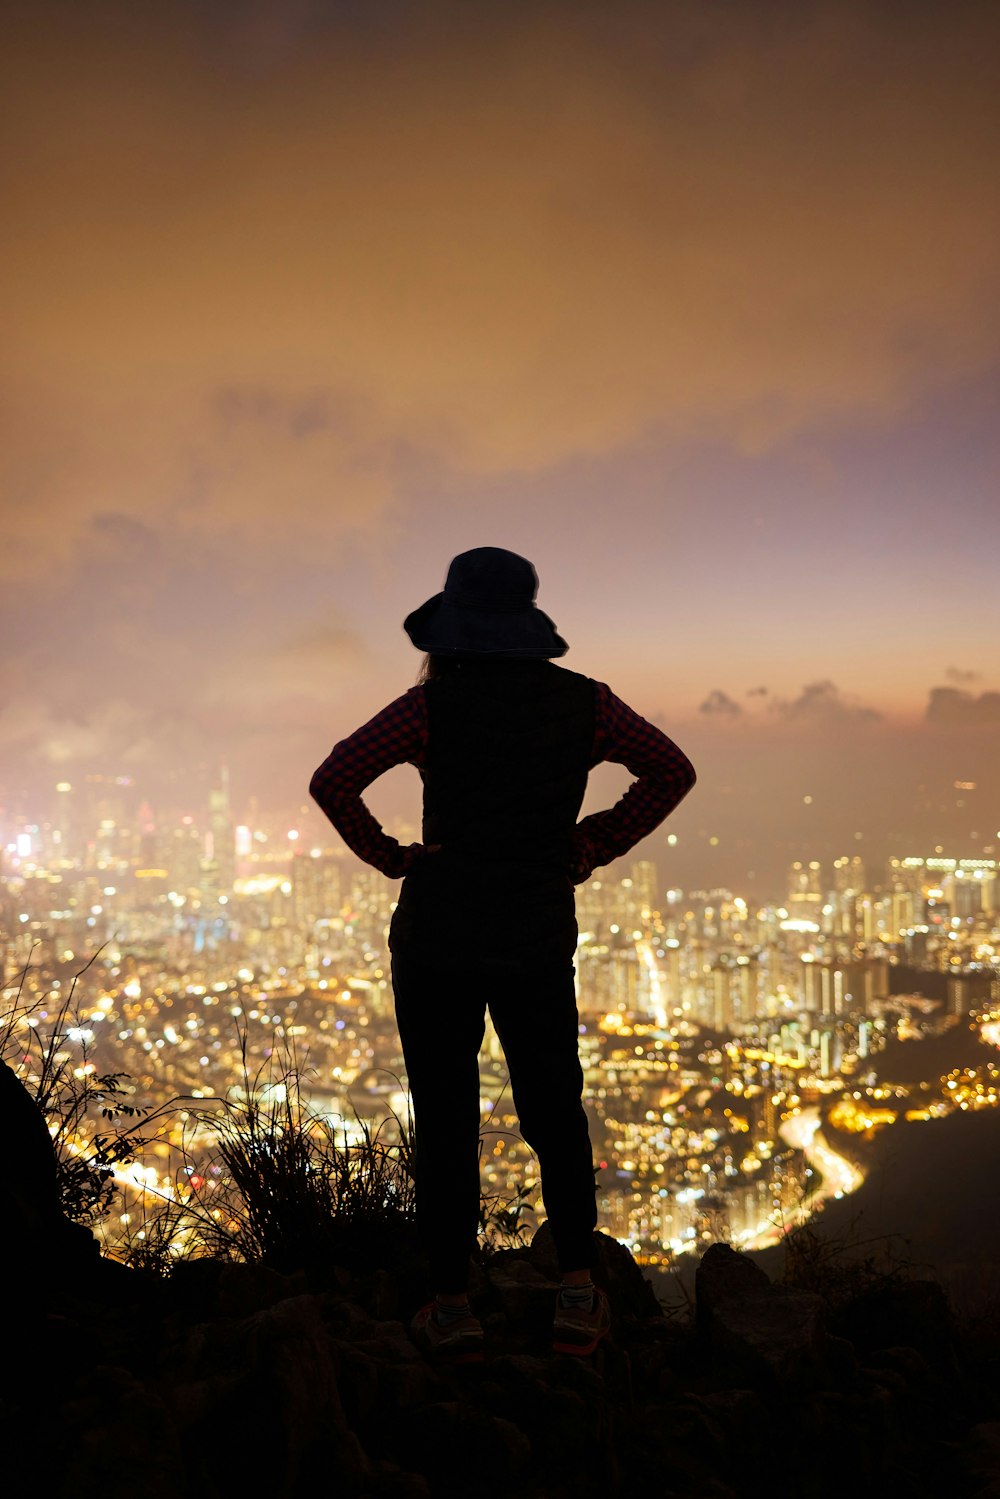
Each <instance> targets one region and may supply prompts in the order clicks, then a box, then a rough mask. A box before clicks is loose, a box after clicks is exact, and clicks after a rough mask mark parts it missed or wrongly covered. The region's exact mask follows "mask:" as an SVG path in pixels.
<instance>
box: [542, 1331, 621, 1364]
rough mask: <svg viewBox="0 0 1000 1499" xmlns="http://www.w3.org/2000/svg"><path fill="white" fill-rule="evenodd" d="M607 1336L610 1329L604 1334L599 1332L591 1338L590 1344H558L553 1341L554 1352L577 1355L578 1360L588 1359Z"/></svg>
mask: <svg viewBox="0 0 1000 1499" xmlns="http://www.w3.org/2000/svg"><path fill="white" fill-rule="evenodd" d="M607 1335H608V1329H607V1328H604V1330H603V1331H602V1332H599V1333H598V1334H597V1336H596V1337H594V1338H591V1340H590V1342H589V1343H557V1342H555V1341H553V1343H552V1352H553V1353H574V1354H576V1356H577V1358H586V1357H587V1355H588V1354H591V1353H593V1351H594V1349H595V1348H596V1347H597V1345H598V1343H600V1342H602V1341H603V1340H604V1339H605V1338H606V1337H607Z"/></svg>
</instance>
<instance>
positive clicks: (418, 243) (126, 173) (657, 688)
mask: <svg viewBox="0 0 1000 1499" xmlns="http://www.w3.org/2000/svg"><path fill="white" fill-rule="evenodd" d="M4 14H5V21H4V30H5V35H4V37H3V46H2V62H0V69H2V72H3V77H2V78H0V99H2V101H3V102H2V106H0V108H2V112H3V135H4V138H5V150H4V154H3V160H2V166H0V171H2V175H3V204H4V207H3V213H2V218H0V238H2V240H3V265H4V273H3V277H2V293H0V294H2V297H3V301H4V304H5V305H4V312H3V327H4V333H3V351H4V352H3V357H2V366H3V368H2V388H0V414H2V418H3V427H4V431H3V434H2V455H0V463H2V472H3V491H2V492H3V547H2V549H0V580H2V589H3V593H2V599H3V616H2V617H3V647H4V648H3V658H2V664H0V753H2V757H3V758H2V765H0V781H2V795H3V796H4V797H5V798H6V799H7V804H8V805H11V804H12V799H16V797H17V796H18V794H19V788H22V787H24V788H28V790H29V791H30V792H31V794H33V795H34V794H36V793H40V792H44V791H45V789H46V788H48V787H51V786H52V785H53V784H54V782H55V781H56V780H58V779H61V778H64V777H67V776H69V777H71V776H72V775H74V774H81V773H83V772H84V771H86V770H99V771H105V772H112V773H119V772H121V773H127V774H129V775H131V776H134V777H135V778H136V779H137V781H138V782H139V783H140V784H141V785H143V786H144V787H148V788H149V791H150V795H151V796H152V797H153V798H154V799H155V798H157V797H158V798H159V799H160V802H161V803H162V804H164V805H165V804H166V802H167V801H168V800H170V799H171V798H173V800H175V801H176V800H177V799H178V798H179V799H183V797H184V796H185V795H190V797H191V799H192V801H194V800H196V799H197V796H198V795H199V794H200V793H199V792H198V790H197V788H198V787H199V786H200V785H201V784H202V782H203V780H204V778H205V776H209V775H211V773H212V768H213V767H215V766H217V765H218V764H219V763H220V762H222V761H225V762H226V763H227V764H228V765H229V766H230V767H231V771H232V777H233V786H234V801H235V810H236V811H237V813H240V812H241V809H242V807H243V806H244V805H245V803H246V800H247V798H249V797H250V796H251V795H256V796H257V797H259V799H260V801H261V803H262V805H264V806H273V807H275V808H279V807H280V808H282V809H285V808H287V809H288V811H289V816H295V815H296V813H295V808H296V806H297V804H298V803H299V802H301V801H303V800H304V799H305V787H306V785H307V784H308V779H309V775H310V773H311V771H312V769H313V767H314V766H315V764H316V763H317V762H318V761H319V760H320V759H321V758H322V757H323V755H325V753H326V752H327V750H328V749H329V747H330V745H331V744H332V743H333V741H334V740H335V739H337V738H339V737H341V736H342V735H343V734H345V733H347V732H349V731H350V730H351V729H353V728H354V727H356V725H357V724H358V723H360V722H361V721H362V720H364V719H365V718H367V717H369V716H370V715H371V714H372V713H373V712H374V711H376V710H377V709H378V708H379V707H380V706H382V704H383V703H384V702H385V701H387V700H388V699H389V698H390V697H393V696H395V695H396V694H397V693H398V692H400V691H402V690H403V689H404V688H405V687H406V686H407V685H409V683H410V682H411V681H412V680H413V677H414V675H415V672H416V670H417V667H418V665H419V658H418V657H417V655H416V653H415V652H414V651H413V649H412V647H411V646H410V645H409V642H408V641H407V639H406V637H405V636H404V635H403V633H402V630H401V620H402V618H403V616H404V615H405V614H406V613H407V612H408V611H409V610H410V609H411V608H413V607H415V606H416V605H417V604H418V603H420V602H421V601H422V600H423V599H424V598H426V597H427V596H428V595H429V594H431V593H433V592H435V591H436V590H437V589H438V588H440V586H441V584H442V581H443V578H444V573H445V569H446V567H447V563H448V560H449V558H450V557H451V556H452V555H453V554H454V553H456V552H458V551H462V550H464V549H465V548H467V547H470V546H477V545H484V544H489V545H497V546H507V547H510V548H512V549H514V550H516V551H520V552H522V553H524V554H525V555H527V556H529V557H530V558H532V560H533V561H534V562H535V564H536V566H537V568H538V572H539V575H540V578H541V591H540V595H539V601H540V603H541V605H542V607H543V608H545V610H546V612H547V613H549V614H550V615H551V616H552V617H553V618H554V619H555V620H556V622H557V624H558V627H559V629H560V631H561V633H563V634H564V635H565V636H566V638H567V639H568V640H569V642H570V645H571V651H570V653H569V655H568V656H567V657H566V658H565V664H566V665H567V666H569V667H572V668H573V669H575V670H578V671H584V672H586V673H588V674H589V675H592V676H596V677H599V678H601V679H602V680H605V681H607V682H609V683H610V684H611V685H612V687H614V689H615V690H616V691H617V692H618V693H619V694H620V695H621V696H623V697H624V698H625V699H626V700H627V701H629V702H630V703H631V704H632V705H633V706H634V707H635V708H637V709H638V710H639V711H640V712H642V713H644V714H645V715H646V716H647V717H650V718H653V719H654V720H655V721H657V722H658V723H660V724H661V725H662V726H663V727H664V728H666V729H667V731H668V732H670V733H671V734H673V735H674V737H675V738H676V739H677V740H678V742H679V743H680V744H681V745H682V746H683V748H685V749H686V750H687V751H688V753H689V754H690V755H691V756H692V758H693V759H694V760H695V762H696V764H697V766H698V769H699V771H700V773H701V778H700V783H699V786H698V788H697V789H696V791H695V792H694V793H692V796H691V797H690V798H689V801H688V803H687V804H685V806H684V807H683V808H682V809H681V811H680V812H679V813H678V814H677V816H676V818H675V819H674V822H673V823H672V824H671V827H672V828H673V830H674V831H676V832H677V834H678V837H679V840H680V841H679V843H678V845H677V849H676V851H675V852H674V853H673V854H671V855H668V853H667V849H666V845H665V844H664V842H663V837H664V835H663V834H661V835H657V837H656V838H654V839H653V840H651V843H650V847H649V850H648V851H649V852H653V853H654V854H656V856H657V858H658V859H659V860H660V863H661V869H662V872H663V874H664V877H665V878H668V879H676V880H677V881H678V882H683V883H689V882H691V881H695V880H697V881H715V882H719V883H723V884H728V885H730V886H731V887H732V886H733V885H735V886H736V887H737V888H739V887H740V882H741V881H743V882H746V881H747V880H748V879H749V878H750V871H754V874H755V877H757V878H766V879H771V878H776V877H778V876H780V871H781V869H782V868H783V866H784V865H785V864H786V863H787V862H788V860H789V859H790V858H793V857H802V856H806V857H809V856H819V857H824V858H825V857H828V856H829V855H831V854H836V853H842V852H849V853H856V852H861V853H863V854H864V853H866V852H867V853H869V856H870V857H872V858H875V857H881V856H882V855H883V854H884V853H885V852H888V851H895V852H904V853H906V852H932V851H933V848H934V847H935V846H936V845H939V844H940V845H941V846H942V847H944V849H945V851H946V852H948V853H954V854H958V855H969V854H975V853H981V852H982V851H983V850H984V849H987V848H995V847H996V846H997V842H998V830H1000V753H998V751H1000V650H998V644H997V643H998V641H1000V588H998V586H997V573H998V563H1000V504H998V499H997V476H998V469H1000V463H998V459H1000V422H998V420H997V406H998V401H997V397H998V395H1000V232H998V231H1000V223H998V220H1000V200H998V186H997V184H998V174H997V171H996V163H997V161H998V160H1000V150H998V145H1000V141H998V136H1000V106H998V103H997V100H998V91H997V88H996V78H997V67H998V45H997V44H998V42H1000V9H998V8H997V7H996V6H995V5H993V4H988V3H983V4H974V3H965V0H947V3H941V4H934V3H929V4H924V3H919V0H907V3H898V4H897V3H892V0H889V3H878V0H868V3H857V4H850V3H844V4H836V3H813V4H810V3H802V0H796V3H777V0H773V3H772V0H764V3H760V4H754V5H746V4H737V3H735V0H732V3H726V0H719V3H705V0H692V3H676V4H675V3H657V4H629V3H627V0H626V3H615V4H613V5H611V4H606V3H587V0H572V3H563V4H560V3H535V4H529V3H516V0H505V3H502V4H501V3H492V0H483V3H479V4H470V3H468V0H465V3H461V4H455V5H448V4H436V3H429V4H420V5H418V4H406V5H403V4H389V3H380V0H364V3H362V0H357V3H354V4H337V3H320V0H312V3H310V0H275V3H252V0H249V3H239V4H237V3H235V0H232V3H218V0H200V3H171V0H164V3H160V4H153V3H143V0H135V3H129V4H118V5H104V4H100V3H91V0H88V3H87V4H80V3H78V0H74V3H71V4H66V5H57V4H52V3H50V0H31V3H27V4H16V3H15V4H8V5H7V6H6V7H5V10H4ZM622 779H623V778H618V779H615V776H614V775H613V774H612V773H610V772H606V773H604V777H603V779H602V780H600V781H599V782H598V785H597V787H596V788H595V795H596V794H602V795H603V794H605V791H606V789H607V788H610V787H617V786H618V785H619V784H620V783H621V782H622ZM956 781H962V782H969V781H972V782H975V783H976V785H975V789H974V790H970V789H968V788H964V787H962V788H956V787H955V784H954V783H955V782H956ZM188 788H190V790H189V789H188ZM415 788H416V778H415V776H414V774H413V773H412V772H409V773H407V772H403V771H399V772H394V773H393V776H392V777H390V778H388V779H387V782H386V783H385V784H384V786H382V787H379V788H377V790H376V793H375V795H374V802H375V805H376V808H377V810H380V811H383V812H385V813H391V812H392V811H393V810H402V809H404V808H406V807H408V806H409V805H410V804H411V803H415V800H416V796H415ZM806 797H810V798H811V801H808V802H807V801H806V800H805V798H806ZM665 831H666V830H664V833H665ZM859 833H860V834H861V837H860V838H858V837H857V836H856V835H857V834H859ZM712 838H715V839H717V840H718V842H717V843H711V842H710V841H709V840H710V839H712Z"/></svg>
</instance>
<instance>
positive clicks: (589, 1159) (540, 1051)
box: [392, 939, 597, 1293]
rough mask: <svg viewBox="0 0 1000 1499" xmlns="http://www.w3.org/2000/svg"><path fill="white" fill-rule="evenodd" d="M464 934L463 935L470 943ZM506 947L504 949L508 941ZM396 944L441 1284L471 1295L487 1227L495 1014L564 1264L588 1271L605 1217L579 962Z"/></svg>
mask: <svg viewBox="0 0 1000 1499" xmlns="http://www.w3.org/2000/svg"><path fill="white" fill-rule="evenodd" d="M459 940H460V939H459ZM496 945H497V947H498V948H502V939H500V940H497V942H496ZM441 951H442V949H441V948H440V947H437V948H436V950H435V955H434V957H433V959H432V957H431V954H430V953H429V952H428V951H426V950H424V951H421V950H420V949H419V948H417V947H414V946H412V945H411V944H409V943H407V944H406V945H405V946H403V947H400V946H394V948H393V955H392V985H393V990H394V992H395V997H396V1021H397V1025H398V1027H399V1036H400V1040H401V1042H402V1046H403V1058H404V1061H405V1063H406V1072H407V1077H408V1081H409V1087H410V1095H411V1097H412V1100H413V1117H414V1141H415V1168H416V1196H417V1220H418V1224H419V1226H420V1231H421V1238H422V1240H423V1242H424V1244H425V1246H426V1250H427V1255H428V1259H429V1261H430V1268H431V1275H432V1279H433V1289H434V1290H435V1291H441V1292H445V1293H456V1292H461V1291H464V1290H465V1289H466V1288H467V1285H468V1276H469V1257H470V1255H471V1254H472V1252H473V1250H474V1249H475V1246H476V1238H477V1231H478V1225H479V1206H480V1184H479V1126H480V1111H479V1099H480V1090H479V1049H480V1047H481V1046H482V1042H483V1036H484V1034H485V1028H486V1027H485V1016H486V1011H487V1009H488V1010H489V1013H490V1016H491V1018H492V1021H493V1025H494V1027H495V1029H496V1032H497V1035H498V1036H499V1038H500V1043H501V1045H502V1046H503V1049H504V1055H505V1056H506V1059H507V1066H508V1069H509V1072H510V1082H511V1091H512V1094H513V1100H514V1107H515V1109H516V1111H517V1115H518V1120H519V1122H520V1127H521V1134H522V1135H523V1137H524V1139H525V1140H526V1141H527V1143H528V1144H529V1145H530V1146H531V1148H532V1149H533V1150H534V1152H535V1154H536V1155H537V1157H538V1164H539V1168H540V1171H541V1180H542V1198H543V1201H544V1203H545V1211H546V1214H547V1216H548V1220H549V1225H550V1227H551V1230H552V1237H553V1240H554V1242H555V1247H556V1253H557V1255H558V1257H559V1265H560V1268H561V1269H562V1270H564V1271H565V1270H582V1269H587V1268H588V1267H589V1266H590V1263H591V1253H592V1244H591V1235H592V1233H593V1230H594V1228H595V1226H596V1223H597V1204H596V1199H595V1190H594V1170H593V1154H592V1151H591V1146H590V1136H589V1131H588V1125H587V1116H586V1113H585V1112H584V1108H583V1104H582V1102H581V1095H582V1092H583V1071H582V1069H581V1066H580V1058H579V1051H578V1036H579V1031H578V1025H579V1017H578V1015H577V1009H576V996H575V994H574V990H573V964H572V962H571V961H568V960H565V959H563V958H560V957H556V956H551V957H546V955H545V954H544V953H538V952H537V951H536V952H534V953H533V954H532V956H531V959H530V961H528V960H527V959H526V958H522V959H518V958H510V957H506V956H500V955H498V956H496V957H490V958H486V959H478V960H476V961H475V962H474V963H468V964H466V965H463V966H461V967H459V966H457V965H456V966H450V965H449V964H448V963H447V962H442V961H441V959H440V954H441Z"/></svg>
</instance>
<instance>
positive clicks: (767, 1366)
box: [695, 1244, 826, 1383]
mask: <svg viewBox="0 0 1000 1499" xmlns="http://www.w3.org/2000/svg"><path fill="white" fill-rule="evenodd" d="M695 1286H696V1296H697V1319H698V1328H699V1332H700V1334H701V1335H702V1337H703V1338H704V1339H705V1341H706V1343H707V1344H708V1346H709V1347H710V1349H711V1352H712V1355H713V1357H714V1358H715V1359H716V1360H720V1361H722V1362H723V1363H725V1364H727V1365H728V1366H729V1367H730V1369H731V1372H732V1375H733V1377H734V1378H735V1379H737V1380H738V1379H739V1378H740V1377H746V1378H748V1379H749V1381H750V1382H751V1383H756V1382H757V1381H759V1380H761V1379H765V1380H766V1379H772V1380H778V1381H779V1382H782V1383H788V1382H790V1381H792V1380H796V1379H800V1378H802V1377H803V1376H805V1375H809V1374H814V1373H815V1372H816V1371H817V1370H818V1368H819V1367H820V1366H821V1364H822V1361H823V1355H824V1352H825V1349H824V1343H825V1322H826V1307H825V1304H824V1302H823V1300H822V1299H821V1297H819V1296H814V1295H812V1293H811V1292H808V1291H795V1290H791V1289H789V1288H788V1287H786V1286H775V1285H772V1284H771V1282H770V1281H769V1280H768V1278H767V1276H766V1275H765V1274H764V1272H763V1270H760V1269H758V1267H757V1266H756V1265H754V1264H753V1263H752V1262H751V1261H750V1260H748V1259H747V1258H746V1257H745V1256H744V1255H741V1254H737V1253H736V1252H735V1251H734V1250H732V1249H730V1248H729V1246H728V1245H727V1244H713V1245H712V1246H711V1248H710V1249H708V1250H706V1252H705V1254H704V1255H703V1256H702V1260H701V1263H700V1265H699V1266H698V1272H697V1276H696V1281H695Z"/></svg>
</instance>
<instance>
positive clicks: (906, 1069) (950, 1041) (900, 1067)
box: [870, 1019, 1000, 1085]
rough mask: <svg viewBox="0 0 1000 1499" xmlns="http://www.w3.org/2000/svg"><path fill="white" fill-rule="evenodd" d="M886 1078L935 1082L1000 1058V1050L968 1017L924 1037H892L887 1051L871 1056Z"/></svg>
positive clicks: (890, 1081)
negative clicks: (982, 1035)
mask: <svg viewBox="0 0 1000 1499" xmlns="http://www.w3.org/2000/svg"><path fill="white" fill-rule="evenodd" d="M870 1062H871V1066H872V1067H873V1068H874V1070H875V1072H876V1073H877V1074H878V1076H879V1078H880V1079H881V1080H882V1081H883V1082H888V1083H907V1084H909V1085H913V1084H915V1083H921V1082H932V1081H933V1080H934V1079H935V1078H939V1077H943V1076H944V1074H945V1073H946V1072H951V1071H952V1070H953V1068H955V1067H982V1066H984V1065H985V1064H986V1063H988V1062H994V1063H998V1062H1000V1051H997V1048H996V1047H995V1046H989V1045H987V1043H986V1042H985V1041H983V1040H982V1038H981V1037H980V1034H979V1032H978V1030H972V1029H971V1028H970V1026H969V1023H968V1021H967V1020H965V1019H962V1020H961V1021H959V1023H958V1025H955V1026H952V1028H951V1029H950V1030H947V1031H944V1032H943V1034H942V1035H940V1036H930V1037H928V1038H927V1039H926V1040H923V1041H890V1042H889V1045H888V1046H887V1047H886V1048H885V1050H884V1051H880V1052H877V1053H876V1054H875V1055H874V1056H873V1057H871V1058H870Z"/></svg>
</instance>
